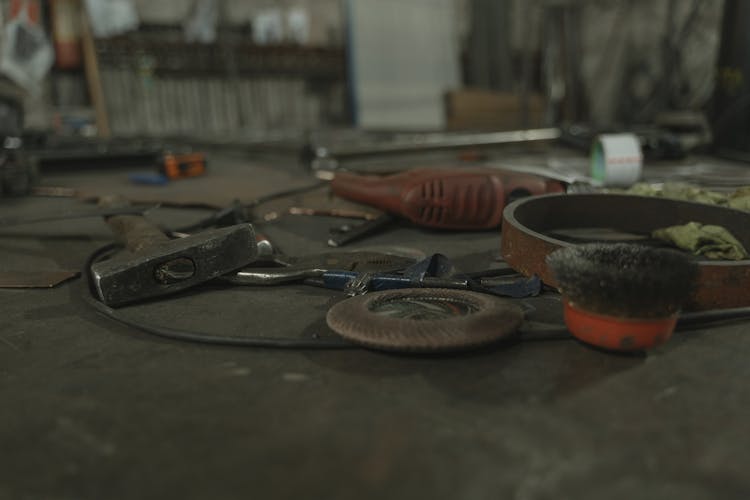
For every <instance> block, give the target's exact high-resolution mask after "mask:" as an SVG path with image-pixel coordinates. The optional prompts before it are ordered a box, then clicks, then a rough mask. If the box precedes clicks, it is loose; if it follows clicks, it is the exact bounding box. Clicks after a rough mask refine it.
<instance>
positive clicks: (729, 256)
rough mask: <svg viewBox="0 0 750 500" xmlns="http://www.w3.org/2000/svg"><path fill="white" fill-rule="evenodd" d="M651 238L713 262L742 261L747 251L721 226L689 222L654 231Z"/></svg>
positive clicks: (746, 256)
mask: <svg viewBox="0 0 750 500" xmlns="http://www.w3.org/2000/svg"><path fill="white" fill-rule="evenodd" d="M651 236H652V237H654V238H657V239H659V240H663V241H667V242H669V243H672V244H673V245H675V246H677V247H678V248H682V249H683V250H689V251H691V252H693V254H695V255H702V256H704V257H706V258H708V259H714V260H743V259H746V258H748V254H747V251H746V250H745V247H744V246H742V243H740V242H739V241H737V238H735V237H734V236H732V234H731V233H730V232H729V231H727V230H726V229H725V228H723V227H721V226H712V225H703V224H699V223H697V222H689V223H687V224H685V225H682V226H670V227H666V228H663V229H656V230H655V231H653V232H652V233H651Z"/></svg>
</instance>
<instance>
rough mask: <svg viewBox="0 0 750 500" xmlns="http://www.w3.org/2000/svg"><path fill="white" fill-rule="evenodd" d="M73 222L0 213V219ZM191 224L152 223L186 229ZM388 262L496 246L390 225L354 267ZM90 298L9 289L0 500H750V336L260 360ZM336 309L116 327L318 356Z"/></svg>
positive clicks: (262, 354)
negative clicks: (376, 257)
mask: <svg viewBox="0 0 750 500" xmlns="http://www.w3.org/2000/svg"><path fill="white" fill-rule="evenodd" d="M235 163H236V162H235ZM235 163H232V161H229V160H227V165H230V164H231V165H234V164H235ZM214 164H215V165H216V164H221V162H220V161H219V162H216V161H215V162H214ZM227 168H229V167H227ZM242 168H247V169H248V170H247V172H248V173H252V167H247V166H243V167H242ZM81 175H82V174H81ZM86 175H87V176H93V174H90V173H89V174H86ZM212 175H216V176H220V175H221V168H217V169H216V170H215V171H214V172H212ZM97 178H99V179H101V182H103V183H106V182H110V183H112V179H113V178H116V179H120V180H121V181H122V179H123V178H124V177H123V174H122V173H121V172H118V173H108V174H106V175H105V174H101V175H99V176H93V177H91V179H93V180H91V182H92V183H96V182H98V181H97V180H96V179H97ZM79 180H80V178H79V177H70V176H66V175H59V176H52V177H51V178H47V179H45V182H47V183H51V184H66V183H67V184H69V185H72V184H75V182H78V181H79ZM123 182H124V181H123ZM189 182H201V181H189ZM206 182H208V181H206ZM257 182H263V181H262V180H258V181H257ZM266 187H269V186H266ZM144 189H145V188H144ZM151 189H154V188H151ZM75 206H81V202H79V201H75V200H70V199H55V198H38V197H33V198H32V197H29V198H21V199H2V200H0V208H1V209H2V213H3V215H10V214H32V213H45V212H49V211H54V210H63V209H67V208H71V207H75ZM204 214H205V212H197V211H188V210H178V209H160V210H157V211H155V212H154V214H153V215H154V217H155V218H156V219H157V220H160V221H161V222H163V223H165V224H170V225H180V224H184V223H187V222H191V221H193V220H195V219H197V218H198V217H199V216H200V215H204ZM332 223H333V221H332V220H331V219H325V218H309V217H285V218H282V219H281V220H279V221H277V222H275V223H273V224H268V225H266V226H265V227H264V230H265V231H266V233H267V234H269V235H270V237H271V238H272V239H273V240H274V241H275V242H277V243H278V244H279V246H280V247H282V248H283V250H285V251H286V252H287V253H289V254H295V253H300V252H306V251H323V250H325V246H324V244H323V241H324V239H325V234H326V228H327V227H329V226H330V225H331V224H332ZM109 238H110V236H109V232H108V229H107V227H106V226H105V225H104V224H103V222H101V221H99V220H92V219H87V220H78V221H67V222H64V223H44V224H35V225H33V226H23V227H21V226H18V227H13V228H5V229H1V230H0V259H1V260H0V262H2V270H5V271H24V270H45V269H47V270H49V269H70V268H75V269H79V268H81V266H82V265H83V262H84V259H85V257H86V256H87V255H88V253H89V252H91V251H92V250H93V249H95V248H97V247H98V246H100V245H101V244H103V243H106V242H107V241H108V240H109ZM394 244H397V245H399V246H403V247H410V248H417V249H420V250H422V251H424V252H434V251H440V252H442V253H445V254H447V255H448V256H449V257H452V258H454V259H455V260H456V261H457V262H458V263H460V264H461V265H463V266H469V267H471V266H476V267H481V266H483V265H488V264H489V263H491V261H492V259H493V256H494V255H495V254H496V253H497V251H498V248H499V235H498V233H497V232H495V231H490V232H483V233H469V234H453V233H440V232H434V231H426V230H420V229H415V228H411V227H408V226H407V225H399V226H396V227H394V228H393V229H392V230H391V231H388V232H385V233H383V234H380V235H377V236H375V237H373V238H371V239H369V240H366V241H363V242H362V243H360V244H358V245H356V246H354V248H359V247H364V246H373V245H394ZM84 293H86V288H85V286H84V285H83V283H82V282H81V280H75V281H70V282H67V283H65V284H63V285H61V286H58V287H56V288H52V289H43V290H40V289H29V290H10V289H2V290H0V301H2V311H3V313H2V315H0V396H1V397H2V411H0V450H2V454H0V498H2V499H6V498H7V499H37V498H45V499H59V500H68V499H70V500H73V499H84V498H86V499H87V498H91V499H99V498H182V499H188V498H189V499H198V498H201V499H202V498H328V499H351V498H409V499H414V498H446V499H459V498H460V499H483V498H487V499H496V498H515V499H547V498H549V499H558V498H577V499H580V498H592V499H599V498H615V499H631V498H653V499H713V498H747V496H748V494H749V493H750V479H748V474H747V471H748V469H749V468H750V446H748V445H749V444H750V431H749V430H748V422H749V421H750V384H748V380H750V363H748V356H749V355H750V336H748V335H747V332H746V324H742V323H739V324H735V325H729V326H723V327H716V328H712V329H710V330H699V331H691V332H683V333H678V334H676V335H675V337H674V338H673V339H672V340H671V341H670V342H669V343H668V344H667V345H665V346H664V347H662V348H659V349H657V350H655V351H653V352H650V353H649V354H648V355H633V356H623V355H613V354H608V353H604V352H600V351H597V350H595V349H592V348H589V347H587V346H585V345H582V344H580V343H578V342H576V341H572V340H567V341H546V342H523V341H519V342H512V343H505V344H501V345H498V346H494V347H492V348H488V349H482V350H479V351H475V352H469V353H465V354H460V355H441V356H413V355H394V354H385V353H380V352H374V351H368V350H364V349H351V350H344V351H324V350H322V351H310V350H308V351H304V350H273V349H252V348H237V347H222V346H208V345H201V344H194V343H186V342H177V341H171V340H165V339H162V338H158V337H155V336H152V335H149V334H146V333H143V332H141V331H138V330H134V329H131V328H128V327H125V326H121V325H119V324H116V323H113V322H111V321H109V320H108V319H107V318H104V317H103V316H100V315H99V314H97V313H96V312H94V311H93V310H91V309H90V308H89V307H88V306H87V305H86V303H85V302H84V301H83V299H82V294H84ZM340 298H341V295H340V294H336V293H334V292H329V291H327V290H323V289H317V288H312V287H305V286H300V285H293V286H283V287H278V288H274V289H248V288H244V289H221V288H216V287H214V288H210V289H207V290H205V291H203V292H201V293H191V294H186V295H184V296H180V297H177V298H171V299H168V300H164V301H158V302H153V303H149V304H146V305H142V306H136V307H133V308H132V309H131V308H129V310H128V311H127V313H128V314H132V315H133V316H135V317H138V318H140V319H146V320H148V321H151V322H154V323H158V324H162V325H171V326H179V327H185V328H192V329H200V330H207V331H215V332H219V333H233V334H253V333H257V334H265V335H279V336H309V335H312V334H314V333H318V334H322V335H329V334H330V332H328V330H327V327H326V325H325V312H326V310H327V308H328V307H329V306H330V304H332V303H333V302H335V301H336V300H339V299H340ZM550 300H551V303H552V305H554V301H555V298H554V296H552V297H551V298H550Z"/></svg>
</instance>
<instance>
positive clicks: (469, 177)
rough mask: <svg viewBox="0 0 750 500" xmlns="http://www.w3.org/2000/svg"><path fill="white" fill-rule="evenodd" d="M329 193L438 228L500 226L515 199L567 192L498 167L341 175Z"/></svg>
mask: <svg viewBox="0 0 750 500" xmlns="http://www.w3.org/2000/svg"><path fill="white" fill-rule="evenodd" d="M331 189H332V190H333V193H334V194H335V195H337V196H341V197H342V198H346V199H349V200H352V201H356V202H360V203H365V204H367V205H371V206H373V207H376V208H379V209H381V210H384V211H386V212H389V213H392V214H395V215H400V216H401V217H404V218H406V219H408V220H410V221H412V222H414V223H415V224H418V225H420V226H425V227H435V228H440V229H488V228H493V227H498V226H499V225H500V222H501V221H502V216H503V209H504V208H505V205H507V204H508V203H510V202H511V201H513V200H515V199H518V198H522V197H525V196H532V195H539V194H546V193H562V192H564V191H565V188H564V187H563V185H562V184H561V183H560V182H558V181H554V180H548V179H544V178H543V177H538V176H536V175H531V174H522V173H518V172H508V171H503V170H498V169H494V168H472V169H464V168H462V169H441V168H419V169H414V170H408V171H405V172H400V173H398V174H392V175H387V176H376V175H359V174H353V173H348V172H338V173H336V176H335V177H334V178H333V180H332V181H331Z"/></svg>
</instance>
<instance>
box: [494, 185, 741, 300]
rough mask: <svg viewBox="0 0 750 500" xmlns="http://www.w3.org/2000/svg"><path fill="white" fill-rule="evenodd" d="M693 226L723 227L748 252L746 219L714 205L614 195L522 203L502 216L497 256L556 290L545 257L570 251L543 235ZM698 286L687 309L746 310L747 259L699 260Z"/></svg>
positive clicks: (556, 197) (535, 199) (537, 198)
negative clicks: (580, 231) (690, 224)
mask: <svg viewBox="0 0 750 500" xmlns="http://www.w3.org/2000/svg"><path fill="white" fill-rule="evenodd" d="M691 221H695V222H700V223H702V224H716V225H720V226H723V227H725V228H727V229H728V230H729V231H730V232H731V233H732V234H733V235H734V236H735V237H736V238H737V239H738V240H739V241H740V242H741V243H742V244H743V245H744V246H745V248H750V214H748V213H745V212H741V211H738V210H733V209H729V208H723V207H718V206H713V205H704V204H701V203H693V202H688V201H678V200H670V199H666V198H649V197H643V196H631V195H619V194H565V195H546V196H535V197H531V198H524V199H521V200H518V201H516V202H514V203H511V204H510V205H508V206H507V207H506V208H505V210H504V212H503V225H502V240H501V253H502V255H503V258H505V260H506V261H507V262H508V264H510V265H511V267H513V268H514V269H515V270H516V271H518V272H520V273H522V274H524V275H526V276H531V275H537V276H539V277H540V278H541V279H542V281H543V282H544V283H546V284H547V285H550V286H553V287H556V286H557V283H556V282H555V279H554V276H553V275H552V272H551V271H550V270H549V269H548V268H547V264H546V262H545V258H546V256H547V255H548V254H550V253H551V252H553V251H555V250H557V249H558V248H562V247H567V246H572V245H574V243H570V242H566V241H563V240H560V239H556V238H553V237H550V236H548V234H549V233H550V232H552V231H554V230H561V229H577V228H611V229H616V230H619V231H625V232H628V233H638V234H644V235H648V234H650V233H651V231H653V230H654V229H658V228H662V227H667V226H673V225H677V224H686V223H688V222H691ZM699 266H700V275H699V279H698V287H697V289H696V292H695V293H694V294H693V297H692V299H691V301H690V303H689V304H688V305H687V307H686V308H687V309H688V310H694V311H703V310H708V309H728V308H734V307H745V306H750V260H742V261H710V260H701V261H699Z"/></svg>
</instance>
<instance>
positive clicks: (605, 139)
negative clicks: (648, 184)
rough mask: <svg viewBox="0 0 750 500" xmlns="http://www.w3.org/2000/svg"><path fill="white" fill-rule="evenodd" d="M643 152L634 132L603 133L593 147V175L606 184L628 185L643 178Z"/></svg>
mask: <svg viewBox="0 0 750 500" xmlns="http://www.w3.org/2000/svg"><path fill="white" fill-rule="evenodd" d="M642 169H643V153H642V152H641V143H640V141H639V140H638V137H636V136H635V135H634V134H603V135H600V136H598V137H597V138H596V141H595V142H594V146H593V148H592V149H591V177H593V178H594V179H595V180H597V181H599V182H601V183H602V184H604V185H605V186H620V187H627V186H631V185H633V184H634V183H636V182H637V181H638V180H639V179H640V178H641V171H642Z"/></svg>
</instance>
